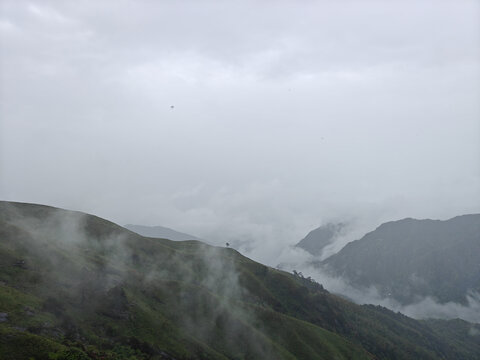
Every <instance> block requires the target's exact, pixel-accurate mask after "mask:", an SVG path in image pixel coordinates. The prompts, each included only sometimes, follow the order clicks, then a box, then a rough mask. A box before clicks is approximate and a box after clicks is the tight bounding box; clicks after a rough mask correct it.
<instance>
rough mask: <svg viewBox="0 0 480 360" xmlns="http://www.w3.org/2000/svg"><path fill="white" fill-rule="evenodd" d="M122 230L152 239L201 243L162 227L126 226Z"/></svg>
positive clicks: (187, 235) (193, 238)
mask: <svg viewBox="0 0 480 360" xmlns="http://www.w3.org/2000/svg"><path fill="white" fill-rule="evenodd" d="M124 228H126V229H128V230H130V231H133V232H135V233H137V234H139V235H142V236H146V237H154V238H160V239H168V240H174V241H185V240H199V241H203V240H202V239H200V238H198V237H196V236H193V235H189V234H185V233H182V232H179V231H176V230H173V229H170V228H167V227H163V226H144V225H132V224H127V225H125V226H124Z"/></svg>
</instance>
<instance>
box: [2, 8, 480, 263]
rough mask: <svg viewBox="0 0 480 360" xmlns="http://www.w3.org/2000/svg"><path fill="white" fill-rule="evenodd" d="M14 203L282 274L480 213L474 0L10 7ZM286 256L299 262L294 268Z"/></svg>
mask: <svg viewBox="0 0 480 360" xmlns="http://www.w3.org/2000/svg"><path fill="white" fill-rule="evenodd" d="M0 6H1V10H0V41H1V43H0V44H1V45H0V46H1V55H0V80H1V81H0V198H1V199H3V200H13V201H26V202H35V203H42V204H49V205H53V206H59V207H64V208H69V209H75V210H81V211H85V212H88V213H93V214H96V215H99V216H101V217H104V218H107V219H110V220H112V221H115V222H117V223H119V224H126V223H132V224H141V225H162V226H167V227H171V228H173V229H176V230H179V231H182V232H186V233H191V234H193V235H195V236H198V237H200V238H203V239H208V240H209V241H212V242H214V243H218V244H223V243H225V242H227V241H228V242H230V243H232V244H238V246H237V247H238V248H239V250H241V251H243V252H244V253H245V254H246V255H248V256H250V257H252V258H253V259H255V260H258V261H261V262H263V263H266V264H269V265H273V266H275V265H276V264H278V263H279V262H281V261H285V260H288V261H292V259H295V256H297V255H296V254H295V253H292V252H291V251H290V248H289V246H290V245H293V244H295V243H296V242H298V241H299V240H300V239H301V238H303V237H304V236H305V235H306V234H307V233H308V232H309V231H310V230H312V229H314V228H315V227H318V226H319V225H321V224H324V223H327V222H329V221H340V222H341V221H351V222H352V223H355V224H357V227H356V228H355V229H354V231H353V232H352V234H351V235H350V238H345V239H343V240H342V241H343V242H342V243H337V244H336V245H335V246H336V247H337V248H332V249H331V251H335V250H338V248H339V247H341V245H342V244H344V243H345V242H346V241H348V240H353V239H355V238H360V237H361V236H362V235H363V234H364V233H366V232H368V231H371V230H373V229H374V228H376V227H377V226H378V225H380V224H381V223H382V222H384V221H389V220H395V219H399V218H404V217H415V218H435V219H446V218H450V217H453V216H456V215H460V214H465V213H475V212H479V211H480V204H479V202H478V199H479V198H480V121H479V119H480V108H479V103H478V98H480V65H479V64H480V63H479V61H478V60H479V59H480V47H479V44H480V41H479V40H480V39H479V37H480V32H479V31H478V30H479V23H480V22H479V19H480V5H479V3H478V2H477V1H458V2H453V1H389V2H379V1H360V2H351V1H345V2H340V3H339V2H333V1H308V2H301V3H299V2H294V1H281V2H278V3H277V2H276V3H273V2H269V1H263V2H256V1H232V2H229V3H228V4H226V3H224V2H219V1H218V2H217V1H195V2H193V1H185V2H181V3H173V2H167V1H157V2H153V1H135V2H133V1H115V2H113V1H95V2H77V1H61V2H60V1H43V2H29V1H18V0H16V1H8V0H5V1H2V3H1V5H0ZM286 258H288V259H286Z"/></svg>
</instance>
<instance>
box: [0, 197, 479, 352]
mask: <svg viewBox="0 0 480 360" xmlns="http://www.w3.org/2000/svg"><path fill="white" fill-rule="evenodd" d="M446 336H448V334H445V332H442V331H440V330H438V328H434V327H432V326H431V324H426V323H422V322H418V321H415V320H412V319H409V318H407V317H404V316H402V315H399V314H394V313H392V312H390V311H388V310H386V309H382V308H377V307H370V306H357V305H354V304H352V303H349V302H347V301H345V300H342V299H340V298H338V297H336V296H333V295H331V294H329V293H328V292H327V291H325V290H323V288H322V287H321V286H319V285H318V284H314V283H308V282H307V283H306V282H305V279H301V278H298V277H296V276H293V275H291V274H288V273H285V272H281V271H278V270H275V269H272V268H269V267H266V266H264V265H261V264H258V263H256V262H254V261H251V260H249V259H248V258H245V257H243V256H242V255H241V254H239V253H238V252H236V251H235V250H233V249H224V248H215V247H211V246H207V245H204V244H202V243H201V242H197V241H186V242H172V241H169V240H163V239H152V238H144V237H141V236H139V235H136V234H134V233H132V232H130V231H128V230H126V229H124V228H121V227H119V226H117V225H115V224H113V223H111V222H108V221H106V220H103V219H100V218H98V217H94V216H91V215H85V214H82V213H78V212H71V211H66V210H59V209H55V208H51V207H46V206H40V205H32V204H20V203H7V202H0V358H2V359H29V358H35V359H373V358H375V359H411V358H418V359H420V358H421V359H475V358H478V352H477V348H475V347H474V346H472V345H471V344H470V339H469V338H468V337H467V338H466V339H463V340H462V339H458V341H457V340H456V341H450V342H449V341H446V340H445V337H446ZM461 347H463V348H464V349H465V348H466V349H467V350H461V351H460V350H459V349H460V348H461ZM476 352H477V353H476ZM475 353H476V354H475ZM475 356H476V357H475Z"/></svg>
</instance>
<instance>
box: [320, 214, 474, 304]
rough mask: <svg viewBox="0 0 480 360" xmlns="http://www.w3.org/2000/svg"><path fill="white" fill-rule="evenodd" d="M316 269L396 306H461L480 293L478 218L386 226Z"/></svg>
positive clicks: (406, 222) (410, 220) (347, 246)
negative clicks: (421, 302)
mask: <svg viewBox="0 0 480 360" xmlns="http://www.w3.org/2000/svg"><path fill="white" fill-rule="evenodd" d="M317 266H322V267H323V268H325V269H326V270H327V271H329V272H330V273H331V274H333V275H335V276H341V277H342V278H344V279H345V280H347V281H348V282H349V283H350V284H351V285H353V286H355V287H359V288H362V287H363V288H368V287H370V286H375V287H376V288H377V289H378V290H379V292H380V294H381V295H382V296H388V297H392V298H394V299H395V300H397V301H399V302H400V303H401V304H410V303H413V302H415V301H416V300H418V299H419V298H423V297H426V296H431V297H433V298H434V299H436V300H438V301H439V302H441V303H446V302H458V303H462V304H465V303H466V302H467V296H468V295H469V293H480V214H476V215H463V216H457V217H455V218H452V219H450V220H446V221H440V220H415V219H404V220H399V221H392V222H388V223H385V224H382V225H381V226H379V227H378V228H377V229H376V230H374V231H372V232H370V233H368V234H366V235H365V236H364V237H363V238H361V239H360V240H357V241H353V242H351V243H349V244H347V245H346V246H345V247H344V248H343V249H342V250H340V251H339V252H338V253H337V254H335V255H333V256H331V257H329V258H327V259H326V260H324V261H323V262H322V263H317Z"/></svg>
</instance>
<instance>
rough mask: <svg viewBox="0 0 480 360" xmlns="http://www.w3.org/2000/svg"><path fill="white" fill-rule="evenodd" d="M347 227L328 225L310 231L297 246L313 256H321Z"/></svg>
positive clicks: (339, 224)
mask: <svg viewBox="0 0 480 360" xmlns="http://www.w3.org/2000/svg"><path fill="white" fill-rule="evenodd" d="M345 226H346V225H345V224H343V223H338V224H333V223H328V224H326V225H323V226H320V227H319V228H316V229H315V230H312V231H310V232H309V233H308V234H307V236H305V238H303V239H302V240H301V241H300V242H299V243H298V244H297V245H295V246H296V247H299V248H302V249H303V250H305V251H308V252H309V253H310V254H312V255H315V256H320V255H321V254H322V251H323V249H324V248H325V247H326V246H327V245H330V244H331V243H332V242H333V241H334V240H335V239H336V237H337V236H338V235H339V234H340V233H341V231H342V229H344V228H345Z"/></svg>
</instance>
